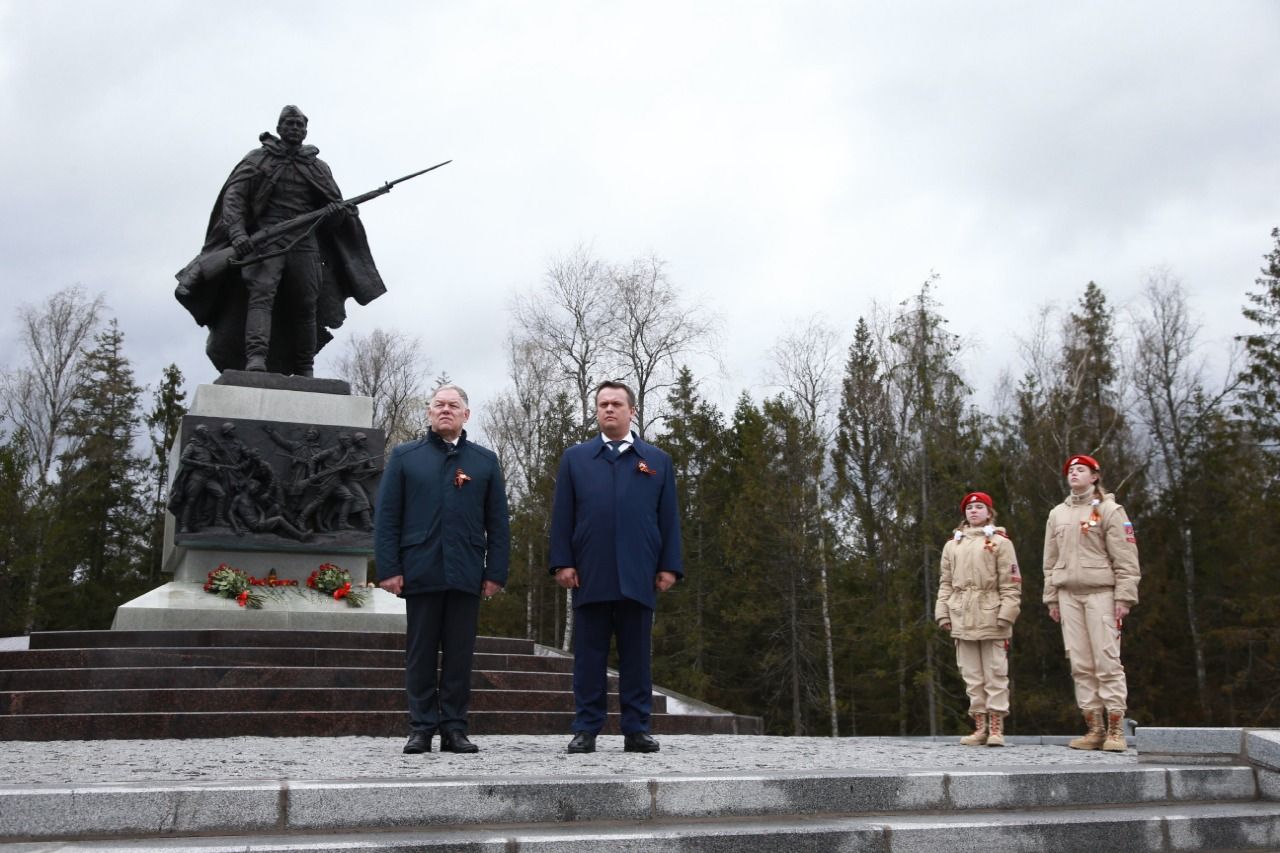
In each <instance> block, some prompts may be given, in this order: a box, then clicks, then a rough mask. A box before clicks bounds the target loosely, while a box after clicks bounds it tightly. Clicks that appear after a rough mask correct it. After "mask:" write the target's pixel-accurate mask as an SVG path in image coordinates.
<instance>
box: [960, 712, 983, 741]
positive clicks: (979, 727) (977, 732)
mask: <svg viewBox="0 0 1280 853" xmlns="http://www.w3.org/2000/svg"><path fill="white" fill-rule="evenodd" d="M969 716H970V717H971V718H972V719H973V734H971V735H965V736H964V737H962V738H960V743H962V744H964V745H965V746H982V745H983V744H984V743H986V742H987V715H986V714H970V715H969Z"/></svg>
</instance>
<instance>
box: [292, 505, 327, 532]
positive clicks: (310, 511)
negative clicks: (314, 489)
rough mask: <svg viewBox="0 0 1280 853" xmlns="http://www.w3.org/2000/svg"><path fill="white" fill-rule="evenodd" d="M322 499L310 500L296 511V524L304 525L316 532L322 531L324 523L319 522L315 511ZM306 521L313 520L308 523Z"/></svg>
mask: <svg viewBox="0 0 1280 853" xmlns="http://www.w3.org/2000/svg"><path fill="white" fill-rule="evenodd" d="M321 503H322V501H312V502H311V503H309V504H307V505H306V506H304V507H303V508H302V512H300V513H298V526H299V527H305V528H307V529H309V530H312V531H314V532H316V533H321V532H323V531H324V525H322V524H321V523H320V516H319V515H317V514H316V513H317V511H318V510H319V509H320V505H321ZM308 522H314V523H311V524H309V523H308Z"/></svg>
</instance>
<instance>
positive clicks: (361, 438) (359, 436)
mask: <svg viewBox="0 0 1280 853" xmlns="http://www.w3.org/2000/svg"><path fill="white" fill-rule="evenodd" d="M368 437H369V436H367V435H365V434H364V433H362V432H358V433H356V434H355V435H353V436H351V440H352V441H354V442H355V443H356V444H364V441H365V439H366V438H368Z"/></svg>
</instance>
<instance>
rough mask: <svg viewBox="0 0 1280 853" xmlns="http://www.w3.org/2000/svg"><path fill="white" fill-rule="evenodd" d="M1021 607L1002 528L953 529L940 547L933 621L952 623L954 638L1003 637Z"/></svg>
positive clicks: (1018, 578)
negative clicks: (940, 563) (948, 538)
mask: <svg viewBox="0 0 1280 853" xmlns="http://www.w3.org/2000/svg"><path fill="white" fill-rule="evenodd" d="M988 529H989V530H990V531H991V532H990V533H988V532H987V530H988ZM1021 608H1022V576H1021V575H1020V574H1019V573H1018V557H1017V555H1016V554H1015V553H1014V551H1013V542H1011V541H1010V540H1009V537H1008V535H1007V534H1006V533H1005V532H1004V528H1003V527H989V526H988V527H969V526H964V527H961V528H958V529H957V530H956V532H955V534H954V535H953V536H952V538H951V541H950V542H948V543H947V544H946V545H944V546H943V548H942V571H941V576H940V578H939V581H938V603H937V606H936V607H935V608H934V619H936V620H937V621H938V622H939V623H942V622H947V621H949V622H951V636H952V637H953V638H955V639H957V640H1000V639H1008V638H1009V637H1011V636H1012V635H1013V623H1014V622H1015V621H1017V619H1018V612H1019V611H1020V610H1021Z"/></svg>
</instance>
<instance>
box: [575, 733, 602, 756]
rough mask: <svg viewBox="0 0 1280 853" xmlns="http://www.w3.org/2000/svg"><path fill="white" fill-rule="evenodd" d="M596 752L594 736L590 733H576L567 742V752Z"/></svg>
mask: <svg viewBox="0 0 1280 853" xmlns="http://www.w3.org/2000/svg"><path fill="white" fill-rule="evenodd" d="M595 751H596V736H595V735H593V734H591V733H590V732H578V733H577V734H575V735H574V736H573V740H571V741H569V752H572V753H584V752H595Z"/></svg>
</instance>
